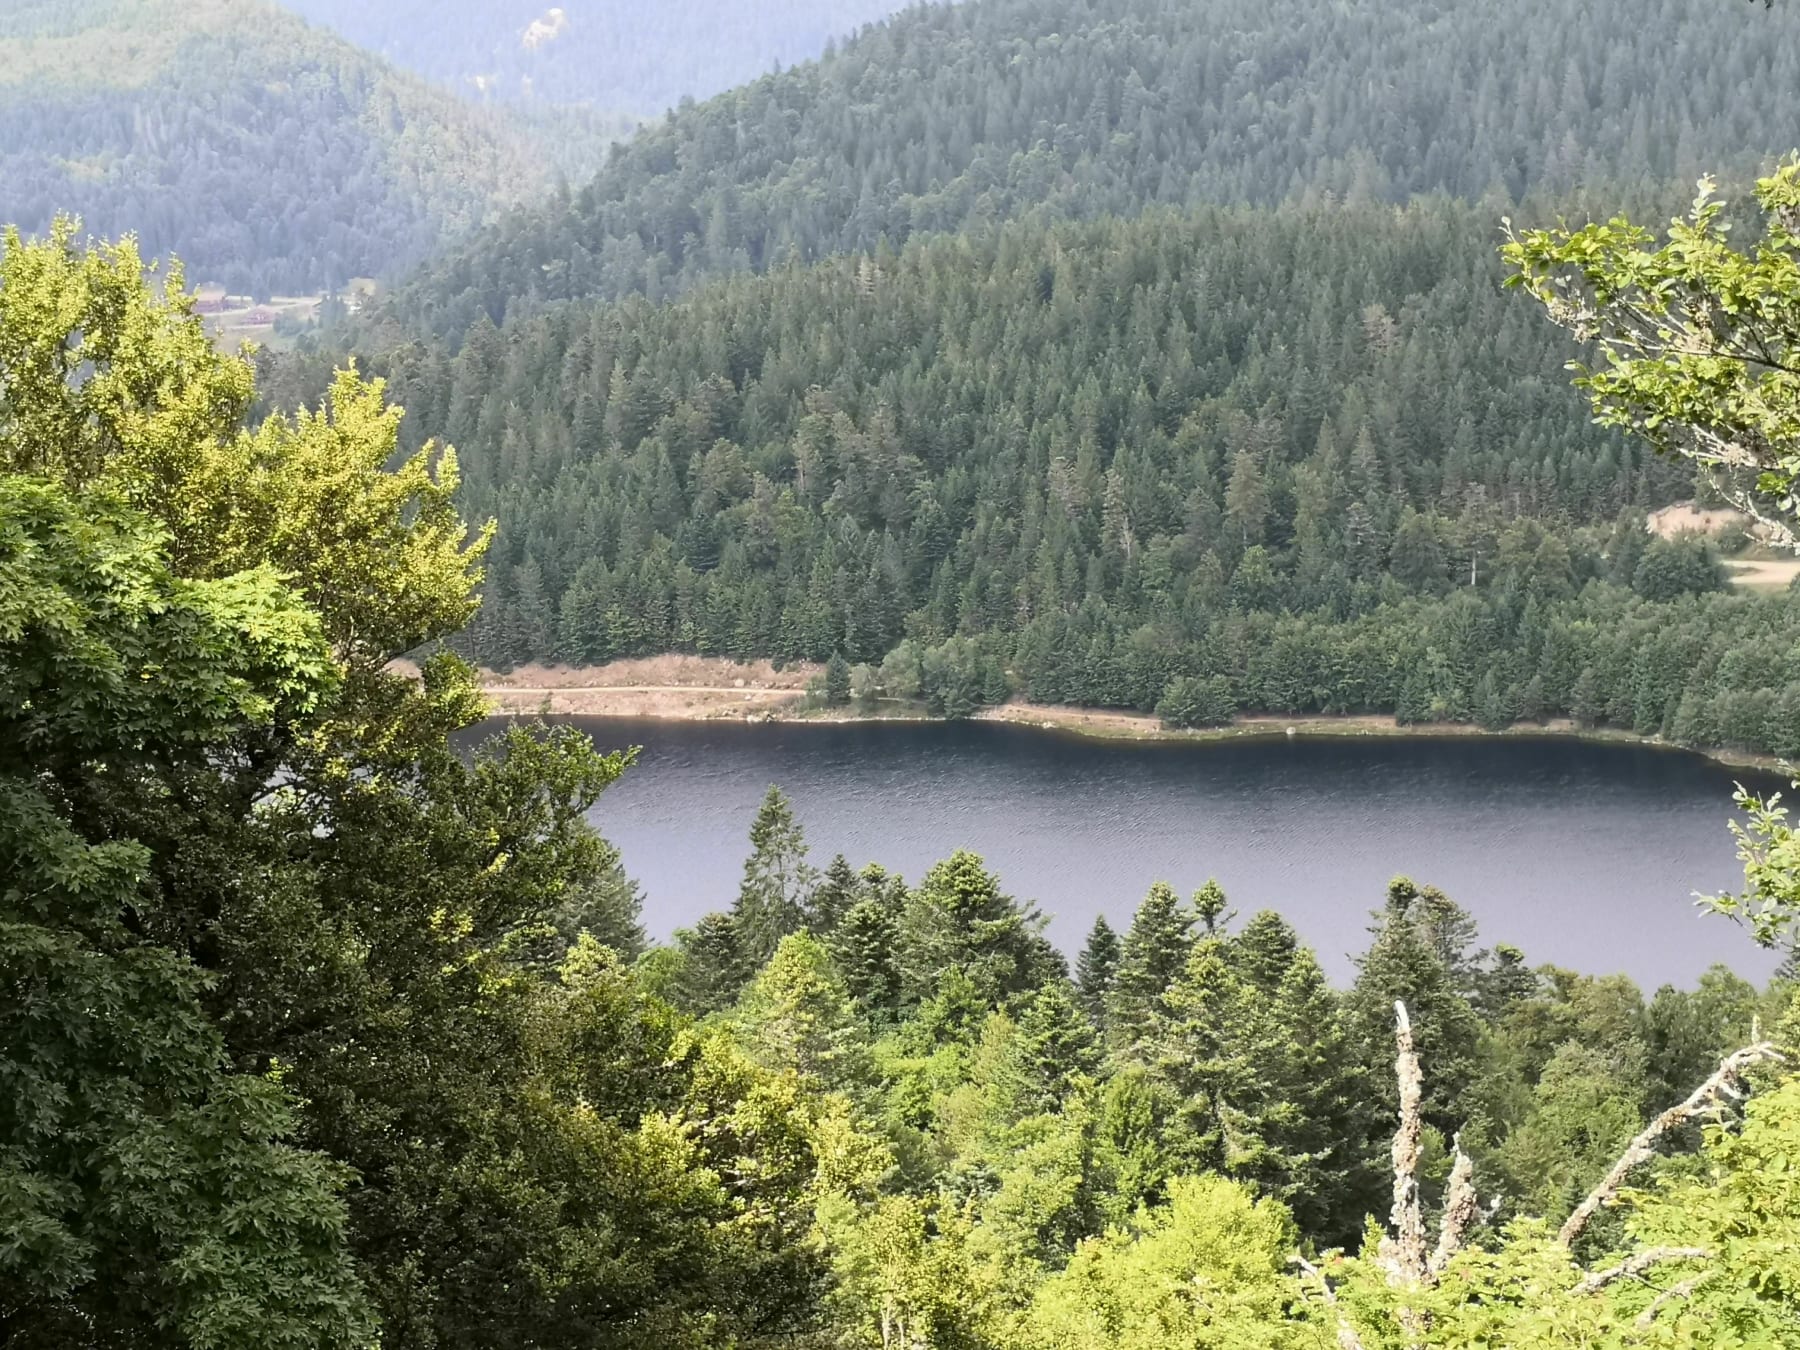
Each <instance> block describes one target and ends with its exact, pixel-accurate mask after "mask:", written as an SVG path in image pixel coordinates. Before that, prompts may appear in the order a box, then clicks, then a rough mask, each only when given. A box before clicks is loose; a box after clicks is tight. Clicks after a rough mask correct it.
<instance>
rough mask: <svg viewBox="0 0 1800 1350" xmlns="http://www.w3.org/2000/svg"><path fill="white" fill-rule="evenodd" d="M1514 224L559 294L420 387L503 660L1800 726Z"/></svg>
mask: <svg viewBox="0 0 1800 1350" xmlns="http://www.w3.org/2000/svg"><path fill="white" fill-rule="evenodd" d="M1495 238H1496V234H1495V232H1494V229H1493V227H1492V225H1491V224H1490V223H1489V222H1488V221H1487V219H1486V217H1485V214H1484V213H1483V211H1482V209H1481V208H1469V207H1459V206H1451V205H1447V204H1442V203H1437V204H1430V205H1418V206H1414V207H1411V208H1407V209H1405V210H1402V211H1399V212H1396V211H1394V210H1392V209H1390V208H1383V207H1376V206H1364V207H1331V208H1326V207H1311V208H1287V209H1281V210H1274V211H1269V210H1257V209H1251V208H1211V209H1201V210H1199V211H1195V212H1190V213H1185V214H1175V213H1172V212H1164V211H1152V212H1151V213H1149V214H1148V215H1146V216H1144V217H1142V218H1140V219H1138V220H1135V221H1132V222H1129V223H1119V222H1108V223H1096V224H1073V225H1064V226H1058V227H1054V228H1046V227H1042V226H1037V225H1030V224H1021V225H1016V226H1010V227H1007V228H1005V229H1002V230H999V231H996V232H993V233H989V234H984V235H981V236H978V237H960V238H942V239H936V240H930V241H915V242H914V243H912V244H910V245H908V246H907V247H906V248H904V249H903V250H901V251H900V252H899V253H898V254H894V253H889V252H882V253H880V254H879V255H877V256H874V257H862V258H844V259H840V260H836V261H833V262H829V263H824V264H820V265H816V266H813V267H810V268H806V267H800V266H797V265H790V266H787V267H784V268H781V269H778V270H777V271H776V272H774V273H771V274H770V275H768V276H766V277H762V278H739V279H736V280H732V281H728V282H723V283H716V284H713V285H709V286H707V287H703V288H701V289H699V290H696V291H694V292H692V293H691V294H690V295H688V296H687V297H685V298H683V299H681V300H679V301H676V302H674V303H670V304H664V305H657V304H652V303H650V302H649V301H647V300H644V299H642V298H634V299H632V300H629V301H626V302H624V303H622V304H618V305H603V306H597V307H582V306H567V307H562V308H559V309H556V310H554V311H552V312H550V313H547V314H545V315H542V316H540V317H539V318H536V319H533V320H529V321H520V322H517V323H515V324H513V325H511V326H509V328H508V329H506V330H504V331H501V330H496V329H494V328H492V327H491V326H489V325H486V324H485V323H484V324H479V325H477V327H476V329H475V330H473V331H472V333H471V335H470V338H469V340H468V342H467V343H465V345H464V347H463V349H462V351H461V353H460V354H459V355H457V356H456V357H455V358H450V357H448V356H447V355H446V354H445V353H444V352H443V351H442V350H441V349H430V348H423V347H421V348H415V349H412V350H410V351H407V352H402V353H398V354H396V356H395V359H394V360H393V362H392V363H391V365H390V366H388V367H387V371H388V373H389V374H390V376H391V378H392V380H393V387H394V389H395V391H396V395H397V396H398V397H399V398H400V399H401V400H402V401H403V402H404V403H406V404H407V405H408V407H409V425H410V426H411V427H412V434H415V435H417V434H419V433H421V432H425V431H429V432H432V433H441V434H444V435H447V436H448V437H449V439H450V440H451V441H452V442H453V443H455V444H456V445H458V446H459V447H461V448H462V449H463V450H464V451H465V453H466V463H467V466H468V478H467V482H466V485H465V489H464V500H465V501H466V502H467V503H468V505H469V507H470V509H471V510H473V511H475V512H477V513H478V514H480V515H483V516H486V515H489V514H492V515H493V516H494V517H495V518H496V519H497V520H498V521H499V523H500V537H501V540H502V542H501V544H500V545H499V547H498V551H497V553H496V555H495V557H494V559H493V560H492V562H491V565H490V569H489V575H488V586H487V592H486V593H487V603H486V604H485V605H484V607H483V610H482V613H481V615H480V617H479V618H478V619H477V620H476V622H475V623H474V625H473V626H472V627H471V628H470V630H469V632H468V634H467V636H466V638H464V639H462V641H463V642H464V645H465V650H467V651H469V652H470V653H471V654H472V655H474V656H476V657H477V658H478V659H480V660H481V661H483V662H486V663H489V664H493V665H498V666H506V665H510V664H512V663H515V662H520V661H525V660H531V659H542V658H547V657H554V658H558V659H562V660H566V661H572V662H576V663H591V662H599V661H605V660H609V659H612V658H614V657H620V656H631V655H639V654H643V653H648V652H657V651H664V650H680V651H698V652H711V653H720V654H728V655H733V656H741V657H749V656H759V655H772V656H777V657H784V658H788V659H796V658H804V659H811V660H821V661H822V660H825V659H827V658H828V657H831V656H833V655H841V656H842V657H844V658H845V659H846V660H847V661H849V662H852V663H856V662H863V663H868V664H870V665H871V666H882V663H883V661H884V658H887V660H888V664H887V665H886V666H885V667H883V669H882V671H881V674H880V679H879V680H877V681H873V682H870V684H869V685H868V687H870V688H872V689H879V690H880V691H881V692H884V693H888V694H891V695H896V696H915V695H916V696H922V697H923V698H924V699H925V700H926V702H927V703H928V704H929V705H930V706H931V707H932V708H933V709H934V710H935V711H938V712H948V713H951V714H959V713H966V712H968V711H970V710H971V709H972V708H973V707H974V706H976V705H977V704H979V703H983V702H994V701H1000V700H1003V699H1005V698H1006V697H1008V696H1009V695H1010V694H1012V693H1014V692H1021V693H1024V694H1025V695H1027V696H1029V697H1033V698H1036V699H1040V700H1047V701H1056V702H1071V703H1083V704H1090V705H1104V706H1116V707H1136V708H1141V709H1144V710H1146V711H1148V710H1150V709H1152V708H1154V707H1158V706H1161V707H1163V708H1164V710H1165V712H1167V713H1168V715H1169V716H1170V718H1171V720H1174V721H1178V722H1192V721H1217V720H1221V719H1223V718H1228V717H1229V716H1230V715H1231V714H1232V712H1233V711H1235V710H1237V709H1239V708H1242V709H1245V710H1256V711H1282V712H1296V713H1300V712H1317V711H1323V712H1365V711H1380V712H1398V713H1399V714H1400V715H1401V716H1402V717H1403V718H1404V719H1407V720H1415V721H1436V720H1444V719H1454V720H1479V721H1481V722H1483V723H1484V724H1487V725H1492V726H1501V725H1505V724H1507V723H1509V722H1511V721H1513V720H1515V719H1519V718H1524V719H1528V720H1535V719H1537V718H1541V717H1544V716H1550V715H1570V716H1576V717H1579V718H1581V719H1583V720H1585V721H1589V722H1598V721H1609V722H1612V723H1614V724H1617V725H1622V726H1627V727H1631V728H1633V729H1635V730H1637V731H1640V732H1648V733H1663V734H1666V735H1670V736H1673V737H1675V738H1677V739H1681V740H1684V741H1688V742H1690V743H1699V744H1733V745H1741V746H1744V747H1747V748H1755V749H1769V748H1779V749H1781V750H1782V751H1783V752H1784V753H1791V752H1792V751H1793V750H1794V749H1800V683H1797V682H1796V681H1795V677H1794V676H1793V675H1792V673H1791V672H1790V670H1789V669H1788V665H1787V662H1786V659H1785V655H1784V654H1785V653H1786V652H1787V651H1788V650H1789V649H1790V648H1791V645H1792V644H1793V642H1794V641H1795V640H1796V638H1800V609H1796V607H1795V606H1793V605H1791V604H1789V603H1788V602H1786V601H1785V600H1780V599H1766V598H1764V599H1757V598H1751V597H1744V596H1732V595H1710V596H1709V595H1706V594H1705V593H1707V592H1714V591H1718V590H1720V589H1721V587H1722V584H1723V582H1722V573H1721V571H1720V569H1719V567H1718V565H1717V563H1716V561H1714V560H1713V558H1712V557H1711V556H1710V554H1709V553H1708V552H1707V551H1706V550H1705V549H1704V548H1703V547H1701V546H1699V545H1697V544H1696V545H1677V544H1669V543H1662V542H1655V541H1652V540H1651V539H1650V538H1649V536H1648V535H1647V534H1646V533H1645V531H1644V527H1643V522H1642V516H1643V513H1644V512H1645V511H1646V510H1647V509H1650V508H1653V507H1655V506H1658V505H1661V504H1662V503H1664V502H1666V501H1668V500H1671V499H1672V498H1674V497H1677V496H1685V495H1688V494H1690V493H1691V492H1692V491H1693V488H1694V484H1693V479H1692V474H1691V471H1690V470H1689V469H1687V468H1685V467H1682V466H1680V465H1679V464H1678V463H1676V462H1671V461H1667V460H1659V459H1657V458H1656V457H1655V456H1653V455H1651V454H1650V453H1649V451H1648V450H1647V449H1646V448H1645V447H1643V446H1641V445H1639V444H1636V443H1633V442H1630V441H1627V440H1625V439H1624V438H1622V437H1620V436H1619V435H1617V434H1616V433H1607V432H1602V431H1599V430H1597V429H1596V428H1594V427H1593V426H1591V425H1590V424H1589V422H1588V419H1587V416H1586V414H1585V411H1584V408H1583V406H1582V400H1581V399H1580V397H1579V395H1578V394H1577V393H1576V392H1575V391H1573V390H1571V389H1569V388H1568V384H1567V375H1566V372H1565V371H1564V370H1563V366H1564V364H1565V362H1566V360H1567V356H1568V348H1567V347H1566V345H1565V342H1564V340H1563V338H1562V337H1561V336H1560V335H1559V334H1558V333H1557V332H1556V330H1555V329H1553V328H1551V327H1550V326H1549V325H1547V324H1545V323H1544V322H1543V321H1542V319H1541V317H1540V316H1539V315H1538V314H1537V313H1535V312H1534V311H1533V309H1532V308H1531V307H1530V306H1528V305H1522V304H1520V303H1519V302H1518V301H1517V300H1516V299H1513V298H1511V297H1508V296H1505V295H1504V294H1503V293H1502V292H1501V290H1500V286H1499V282H1500V278H1501V266H1500V261H1499V258H1498V256H1497V254H1496V252H1495V249H1494V240H1495Z"/></svg>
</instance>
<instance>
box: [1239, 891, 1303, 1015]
mask: <svg viewBox="0 0 1800 1350" xmlns="http://www.w3.org/2000/svg"><path fill="white" fill-rule="evenodd" d="M1299 947H1300V938H1299V935H1298V934H1296V933H1295V932H1294V930H1293V928H1292V927H1291V926H1290V925H1289V924H1288V922H1287V920H1286V919H1284V918H1282V917H1281V915H1279V914H1277V913H1276V912H1275V911H1274V910H1272V909H1265V910H1262V911H1260V912H1259V913H1257V914H1256V915H1255V916H1254V917H1252V918H1251V920H1250V922H1249V923H1247V924H1245V925H1244V928H1243V931H1242V932H1240V933H1239V934H1238V935H1237V936H1236V937H1235V938H1233V939H1232V940H1231V945H1230V947H1229V949H1228V956H1229V959H1230V961H1231V964H1232V967H1233V969H1235V970H1236V971H1237V972H1238V975H1239V976H1240V977H1241V978H1242V979H1243V980H1244V981H1245V982H1246V983H1247V984H1249V985H1251V986H1252V987H1254V988H1255V989H1256V990H1257V992H1258V993H1260V994H1264V995H1273V994H1274V993H1275V991H1276V990H1277V989H1279V988H1280V987H1281V982H1282V980H1283V979H1285V978H1286V976H1287V973H1288V968H1289V967H1290V966H1291V965H1292V964H1293V963H1294V958H1295V957H1296V956H1297V955H1298V954H1299Z"/></svg>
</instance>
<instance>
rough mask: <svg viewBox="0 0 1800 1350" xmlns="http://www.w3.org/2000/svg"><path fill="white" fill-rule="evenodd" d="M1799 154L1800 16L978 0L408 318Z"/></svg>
mask: <svg viewBox="0 0 1800 1350" xmlns="http://www.w3.org/2000/svg"><path fill="white" fill-rule="evenodd" d="M1795 144H1800V14H1797V13H1796V12H1794V11H1793V10H1791V9H1786V8H1781V7H1778V8H1777V9H1776V10H1775V11H1773V12H1768V13H1765V12H1763V11H1762V10H1760V9H1759V10H1757V11H1756V12H1754V13H1747V12H1745V11H1743V10H1741V9H1738V8H1735V7H1733V8H1730V9H1729V10H1728V11H1721V9H1720V7H1719V5H1718V3H1717V0H1594V2H1593V3H1591V4H1586V5H1580V6H1576V5H1572V4H1571V3H1569V0H1458V3H1453V4H1444V3H1439V0H1292V3H1289V4H1285V5H1281V6H1269V5H1265V4H1261V3H1256V2H1255V0H973V2H972V3H968V4H964V5H957V6H952V7H948V8H943V7H938V8H928V9H915V10H911V11H908V12H907V13H905V14H903V15H901V16H900V17H899V18H897V19H894V20H892V21H890V22H889V23H887V24H885V25H880V26H877V27H875V28H873V29H871V30H869V31H866V32H865V33H864V34H862V35H861V36H860V37H858V38H857V39H856V40H855V41H853V42H850V43H848V44H846V45H845V47H844V48H843V49H842V50H841V51H839V52H838V53H836V54H835V55H833V56H832V57H830V58H827V59H825V60H822V61H820V62H817V63H814V64H809V65H805V66H802V67H799V68H796V69H794V70H791V71H788V72H785V73H783V74H781V75H778V76H770V77H765V78H762V79H759V80H757V81H756V82H755V83H753V84H750V85H748V86H746V87H744V88H741V89H737V90H734V91H732V92H730V93H727V94H724V95H721V96H720V97H718V98H716V99H713V100H711V101H710V102H707V103H704V104H702V105H699V106H697V107H691V108H687V109H684V110H683V111H681V112H680V113H678V114H677V115H676V116H674V117H673V118H672V119H670V120H669V121H668V122H666V123H665V124H664V125H661V126H659V127H656V128H654V129H651V130H647V131H645V132H643V133H641V134H640V135H639V136H638V137H636V138H635V139H634V140H633V142H632V143H631V145H630V146H629V147H628V148H626V149H625V150H624V151H623V152H622V153H620V154H618V155H617V156H615V158H614V160H613V162H612V163H611V164H610V165H609V167H608V168H607V169H606V170H605V171H604V172H603V173H602V174H601V175H600V176H599V178H598V179H597V180H596V181H595V182H594V183H592V184H591V185H590V186H589V187H587V188H586V189H585V190H583V191H582V192H580V193H578V194H575V195H574V196H572V197H570V198H568V199H566V200H563V201H559V202H555V203H552V204H550V205H548V206H545V207H543V208H541V209H538V210H534V211H531V212H526V213H522V214H521V215H520V216H519V217H517V218H516V219H513V220H510V221H507V222H504V223H503V224H502V225H501V226H499V227H497V228H496V229H495V230H494V231H492V232H491V233H489V234H486V235H485V236H483V237H482V238H480V239H478V240H476V241H473V242H472V243H471V245H470V246H469V247H468V248H466V249H463V250H459V251H457V252H456V253H454V254H452V255H450V256H449V257H447V258H446V259H444V260H443V261H441V262H440V263H439V264H438V265H436V266H435V267H434V268H433V270H432V272H431V274H430V275H429V276H428V277H426V278H424V279H423V280H422V281H421V282H420V283H419V284H418V285H416V286H414V287H413V288H411V289H410V291H409V292H408V293H406V294H405V295H402V296H400V297H398V299H397V303H396V304H395V305H394V306H393V308H392V309H391V310H390V313H391V314H392V315H393V316H394V317H395V318H396V319H398V320H400V321H401V323H402V324H403V325H404V326H406V327H408V328H412V329H415V330H416V329H417V328H419V327H421V326H428V327H431V328H435V329H437V330H438V331H441V332H447V333H453V332H456V331H459V330H461V329H462V328H465V327H466V326H467V325H468V324H469V323H470V322H471V321H472V320H473V319H474V318H475V317H476V315H477V314H479V313H482V312H486V313H488V314H489V315H490V316H492V317H494V318H495V319H499V318H500V317H501V316H502V315H503V314H504V313H505V312H506V311H507V310H508V309H509V308H513V307H517V306H520V305H524V306H527V307H529V306H531V305H533V304H535V303H537V302H539V301H541V300H544V299H556V298H563V297H571V296H582V295H619V294H624V293H627V292H631V291H643V292H647V293H649V294H651V295H658V294H667V293H669V292H671V291H673V290H675V289H678V288H679V287H681V286H684V285H686V284H688V283H690V282H691V281H692V280H693V279H694V278H696V277H699V276H703V275H709V274H718V273H721V272H730V271H749V270H761V269H762V268H764V267H766V266H767V265H769V264H770V263H771V262H772V261H775V260H778V259H784V258H787V257H790V256H795V255H797V256H799V257H801V258H803V259H806V258H813V257H820V256H824V255H828V254H831V253H834V252H839V251H845V250H858V249H869V248H872V247H874V245H875V244H876V242H877V241H878V240H880V239H882V238H886V239H888V240H890V241H893V242H897V241H899V240H900V239H902V238H904V237H906V236H907V235H910V234H913V233H915V232H920V231H946V230H956V229H961V228H964V227H968V226H975V225H981V224H983V223H985V222H991V221H994V220H997V219H1003V218H1007V217H1016V216H1019V215H1021V214H1024V213H1027V212H1033V211H1035V212H1039V213H1042V214H1044V215H1045V216H1048V217H1052V218H1056V217H1070V216H1091V215H1096V214H1100V213H1104V212H1117V213H1130V212H1133V211H1136V210H1138V209H1141V208H1142V207H1143V206H1144V205H1146V204H1149V203H1172V204H1190V203H1196V202H1201V201H1214V202H1251V203H1268V202H1276V201H1282V200H1286V199H1290V198H1293V197H1296V196H1304V195H1306V194H1309V193H1310V194H1315V195H1323V194H1331V195H1333V196H1335V197H1337V198H1341V199H1352V200H1354V199H1365V200H1402V199H1405V198H1408V197H1410V196H1414V195H1417V194H1420V193H1432V192H1445V193H1451V194H1454V195H1457V196H1461V197H1468V198H1477V197H1485V196H1491V197H1492V199H1493V200H1494V203H1495V205H1496V207H1497V208H1498V206H1499V204H1500V203H1502V202H1506V201H1510V200H1516V199H1518V198H1519V197H1521V196H1523V195H1525V194H1528V193H1533V192H1552V193H1561V192H1566V191H1568V190H1570V189H1572V188H1575V187H1577V186H1579V185H1581V184H1583V183H1593V182H1599V181H1608V180H1616V181H1625V182H1635V181H1657V182H1661V183H1669V182H1679V181H1682V180H1687V181H1690V182H1691V180H1692V178H1693V177H1694V176H1695V175H1697V174H1698V173H1700V172H1702V171H1704V170H1708V169H1719V168H1726V169H1730V168H1733V167H1742V166H1747V165H1751V164H1755V163H1758V162H1761V161H1762V160H1763V159H1764V158H1765V157H1766V153H1767V151H1768V150H1770V149H1785V148H1788V147H1791V146H1792V145H1795ZM1495 214H1498V209H1496V212H1495Z"/></svg>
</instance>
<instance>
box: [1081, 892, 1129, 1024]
mask: <svg viewBox="0 0 1800 1350" xmlns="http://www.w3.org/2000/svg"><path fill="white" fill-rule="evenodd" d="M1121 956H1122V950H1121V948H1120V945H1119V935H1118V934H1117V933H1115V932H1113V927H1112V925H1111V924H1109V923H1108V922H1107V921H1106V916H1105V915H1104V914H1098V915H1095V916H1094V926H1093V928H1092V929H1091V930H1089V932H1088V940H1087V945H1086V946H1085V947H1083V948H1082V949H1081V956H1080V957H1079V958H1078V959H1077V961H1076V963H1075V984H1076V988H1077V989H1078V990H1079V991H1080V994H1081V1006H1082V1007H1083V1008H1085V1009H1086V1010H1087V1015H1088V1017H1089V1019H1090V1020H1091V1021H1092V1022H1093V1023H1094V1025H1095V1026H1096V1027H1099V1028H1100V1029H1101V1030H1105V1028H1106V1005H1107V1001H1108V1000H1109V999H1110V998H1111V996H1112V990H1113V984H1114V982H1115V981H1116V980H1117V978H1118V974H1119V961H1120V958H1121Z"/></svg>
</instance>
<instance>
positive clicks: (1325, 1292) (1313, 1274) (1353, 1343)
mask: <svg viewBox="0 0 1800 1350" xmlns="http://www.w3.org/2000/svg"><path fill="white" fill-rule="evenodd" d="M1288 1259H1289V1260H1291V1261H1292V1262H1293V1263H1294V1264H1295V1265H1297V1266H1299V1267H1300V1273H1301V1274H1302V1275H1304V1276H1306V1278H1307V1279H1309V1280H1312V1281H1313V1282H1314V1283H1316V1284H1317V1285H1318V1286H1319V1293H1320V1294H1321V1296H1323V1298H1324V1300H1325V1306H1326V1307H1328V1308H1330V1309H1331V1310H1332V1311H1333V1312H1335V1313H1336V1314H1337V1343H1338V1350H1363V1343H1362V1338H1361V1337H1360V1336H1358V1335H1357V1334H1356V1328H1355V1327H1353V1326H1351V1325H1350V1319H1349V1318H1347V1317H1345V1316H1344V1314H1343V1312H1342V1310H1341V1309H1339V1308H1338V1297H1337V1290H1335V1289H1333V1288H1332V1287H1331V1281H1329V1280H1327V1279H1326V1278H1325V1272H1324V1271H1322V1270H1320V1269H1319V1268H1318V1267H1317V1266H1315V1265H1314V1264H1313V1263H1312V1262H1311V1261H1308V1260H1307V1259H1306V1258H1305V1257H1304V1256H1301V1255H1299V1254H1295V1255H1294V1256H1292V1257H1290V1258H1288Z"/></svg>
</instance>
